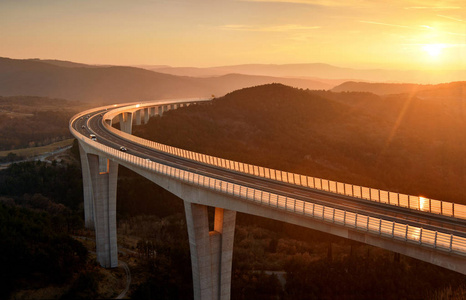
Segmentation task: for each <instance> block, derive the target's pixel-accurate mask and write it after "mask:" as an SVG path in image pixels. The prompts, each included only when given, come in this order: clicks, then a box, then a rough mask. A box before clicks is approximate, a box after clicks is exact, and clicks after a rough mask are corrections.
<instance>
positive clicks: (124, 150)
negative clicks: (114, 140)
mask: <svg viewBox="0 0 466 300" xmlns="http://www.w3.org/2000/svg"><path fill="white" fill-rule="evenodd" d="M120 151H123V152H126V151H128V149H126V148H125V147H123V146H121V147H120Z"/></svg>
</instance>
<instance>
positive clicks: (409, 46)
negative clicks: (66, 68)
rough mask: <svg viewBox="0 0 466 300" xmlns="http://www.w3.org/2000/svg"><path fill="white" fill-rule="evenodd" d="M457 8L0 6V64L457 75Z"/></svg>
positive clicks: (395, 4) (327, 1) (288, 0)
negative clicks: (317, 68) (304, 67)
mask: <svg viewBox="0 0 466 300" xmlns="http://www.w3.org/2000/svg"><path fill="white" fill-rule="evenodd" d="M465 19H466V17H465V14H464V7H463V3H462V2H460V1H457V0H453V1H442V2H438V1H433V0H427V1H417V0H409V1H401V0H396V1H391V2H390V3H381V2H373V1H364V0H351V1H336V0H231V1H199V0H196V1H186V0H180V1H151V0H141V1H138V2H137V4H134V2H127V1H122V0H117V1H98V2H96V1H90V0H84V1H80V2H79V4H78V3H77V2H71V1H60V2H56V1H51V0H44V1H40V2H39V1H3V2H2V3H1V4H0V28H3V29H5V31H4V34H3V37H2V40H3V43H2V49H1V50H0V56H4V57H11V58H15V59H25V58H37V57H38V58H42V59H57V60H67V61H77V62H81V63H85V64H103V65H108V64H110V65H125V66H126V65H131V66H136V65H169V66H173V67H215V66H230V65H241V64H295V63H325V64H330V65H335V66H340V67H349V68H359V69H388V70H393V69H395V70H413V69H414V70H464V69H466V60H465V56H466V51H465V50H466V49H465V48H466V47H465V46H466V43H465V37H466V26H465Z"/></svg>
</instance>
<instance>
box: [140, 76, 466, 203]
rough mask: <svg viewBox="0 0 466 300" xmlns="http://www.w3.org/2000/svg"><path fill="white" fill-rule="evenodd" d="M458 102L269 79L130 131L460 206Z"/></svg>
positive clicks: (461, 121)
mask: <svg viewBox="0 0 466 300" xmlns="http://www.w3.org/2000/svg"><path fill="white" fill-rule="evenodd" d="M462 103H463V102H462V101H456V100H452V99H450V100H448V99H445V100H442V101H438V100H423V99H420V98H416V97H409V96H407V95H395V96H390V97H381V96H377V95H374V94H369V93H333V92H328V91H309V90H300V89H295V88H291V87H288V86H284V85H280V84H271V85H264V86H257V87H253V88H247V89H242V90H239V91H235V92H233V93H230V94H227V95H226V96H225V97H222V98H218V99H215V100H214V101H213V103H212V105H200V106H190V107H187V108H182V109H178V110H176V111H169V112H168V113H167V114H164V117H163V118H153V119H151V120H150V122H149V124H148V125H146V126H141V127H136V128H134V132H135V134H136V135H141V136H144V137H146V138H149V139H152V140H156V141H159V142H162V143H165V144H169V145H173V146H177V147H182V148H186V149H191V150H194V151H198V152H201V153H207V154H211V155H216V156H220V157H225V158H230V159H235V160H238V161H243V162H249V163H254V164H258V165H262V166H268V167H272V168H277V169H282V170H288V171H293V172H297V173H301V174H308V175H311V176H316V177H322V178H326V179H332V180H338V181H342V182H348V183H354V184H359V185H363V186H370V187H376V188H382V189H388V190H392V191H398V192H403V193H408V194H414V195H423V196H426V197H431V198H437V199H438V198H440V199H442V200H447V201H457V202H463V201H464V189H463V186H464V185H463V183H464V180H465V173H464V171H465V159H464V146H465V145H466V137H465V136H464V134H463V132H464V130H465V129H466V118H465V116H464V112H465V109H464V107H463V104H462Z"/></svg>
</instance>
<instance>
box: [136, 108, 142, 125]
mask: <svg viewBox="0 0 466 300" xmlns="http://www.w3.org/2000/svg"><path fill="white" fill-rule="evenodd" d="M136 125H141V110H137V111H136Z"/></svg>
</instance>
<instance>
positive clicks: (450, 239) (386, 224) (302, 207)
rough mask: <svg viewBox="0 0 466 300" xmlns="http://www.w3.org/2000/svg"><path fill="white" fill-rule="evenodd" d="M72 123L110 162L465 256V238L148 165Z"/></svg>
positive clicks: (74, 132)
mask: <svg viewBox="0 0 466 300" xmlns="http://www.w3.org/2000/svg"><path fill="white" fill-rule="evenodd" d="M74 119H75V118H73V119H72V120H71V123H70V131H71V132H72V134H73V135H74V136H75V137H76V138H77V139H79V140H80V141H82V142H84V143H86V144H88V145H89V146H91V147H92V148H94V149H97V150H99V151H100V152H102V153H103V154H104V155H105V156H106V157H108V158H109V159H111V160H114V161H119V162H120V163H127V164H130V165H133V166H138V167H140V168H143V169H146V170H149V171H151V172H155V173H158V174H162V175H164V176H168V177H171V178H173V179H175V180H179V181H182V182H186V183H189V184H192V185H196V186H199V187H201V188H205V189H208V190H212V191H215V192H219V193H223V194H227V195H231V196H233V197H237V198H240V199H244V200H246V201H250V202H253V203H256V204H258V205H262V206H266V207H270V208H273V209H279V210H282V211H286V212H288V213H291V214H294V215H298V216H303V217H309V218H313V219H317V220H320V221H322V222H328V223H333V224H338V225H341V226H345V227H348V228H353V229H356V230H359V231H363V232H368V233H371V234H375V235H379V236H383V237H387V238H392V239H395V240H400V241H405V242H409V243H414V244H418V245H420V246H424V247H429V248H434V249H436V250H439V251H442V252H448V253H455V254H459V255H463V256H466V238H465V237H461V236H456V235H453V234H447V233H443V232H440V231H434V230H428V229H424V228H422V227H416V226H411V225H408V224H402V223H398V222H394V221H388V220H384V219H380V218H375V217H371V216H367V215H364V214H358V213H354V212H350V211H347V210H343V209H337V208H333V207H328V206H324V205H320V204H317V203H312V202H306V201H302V200H299V199H295V198H291V197H286V196H282V195H278V194H275V193H270V192H266V191H262V190H259V189H254V188H250V187H244V186H241V185H238V184H234V183H230V182H227V181H223V180H219V179H215V178H210V177H208V176H204V175H199V174H196V173H193V172H190V171H185V170H181V169H178V168H175V167H171V166H167V165H164V164H161V163H157V162H153V161H148V160H146V159H143V158H141V157H138V156H134V155H131V154H129V153H125V152H121V151H119V150H116V149H113V148H110V147H108V146H105V145H102V144H99V143H96V142H94V141H91V140H90V139H89V138H87V137H84V136H83V135H81V134H80V133H78V132H77V131H76V130H75V129H74V128H72V126H71V124H72V122H73V121H74ZM165 147H168V146H165ZM179 150H182V149H178V150H177V151H179ZM188 152H189V151H188ZM193 154H197V153H194V152H191V153H190V154H189V155H191V156H192V155H193ZM199 155H200V156H199ZM194 157H195V158H197V159H201V160H202V159H205V158H206V156H203V155H202V154H197V155H194ZM222 162H223V165H225V164H224V162H225V161H224V160H223V161H222ZM238 166H239V163H238ZM255 171H256V173H258V172H259V170H258V169H255ZM310 178H313V177H310ZM307 180H308V179H307ZM319 182H320V181H319ZM335 184H336V183H335ZM321 186H322V185H321ZM369 193H370V192H369ZM379 199H380V198H379Z"/></svg>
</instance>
